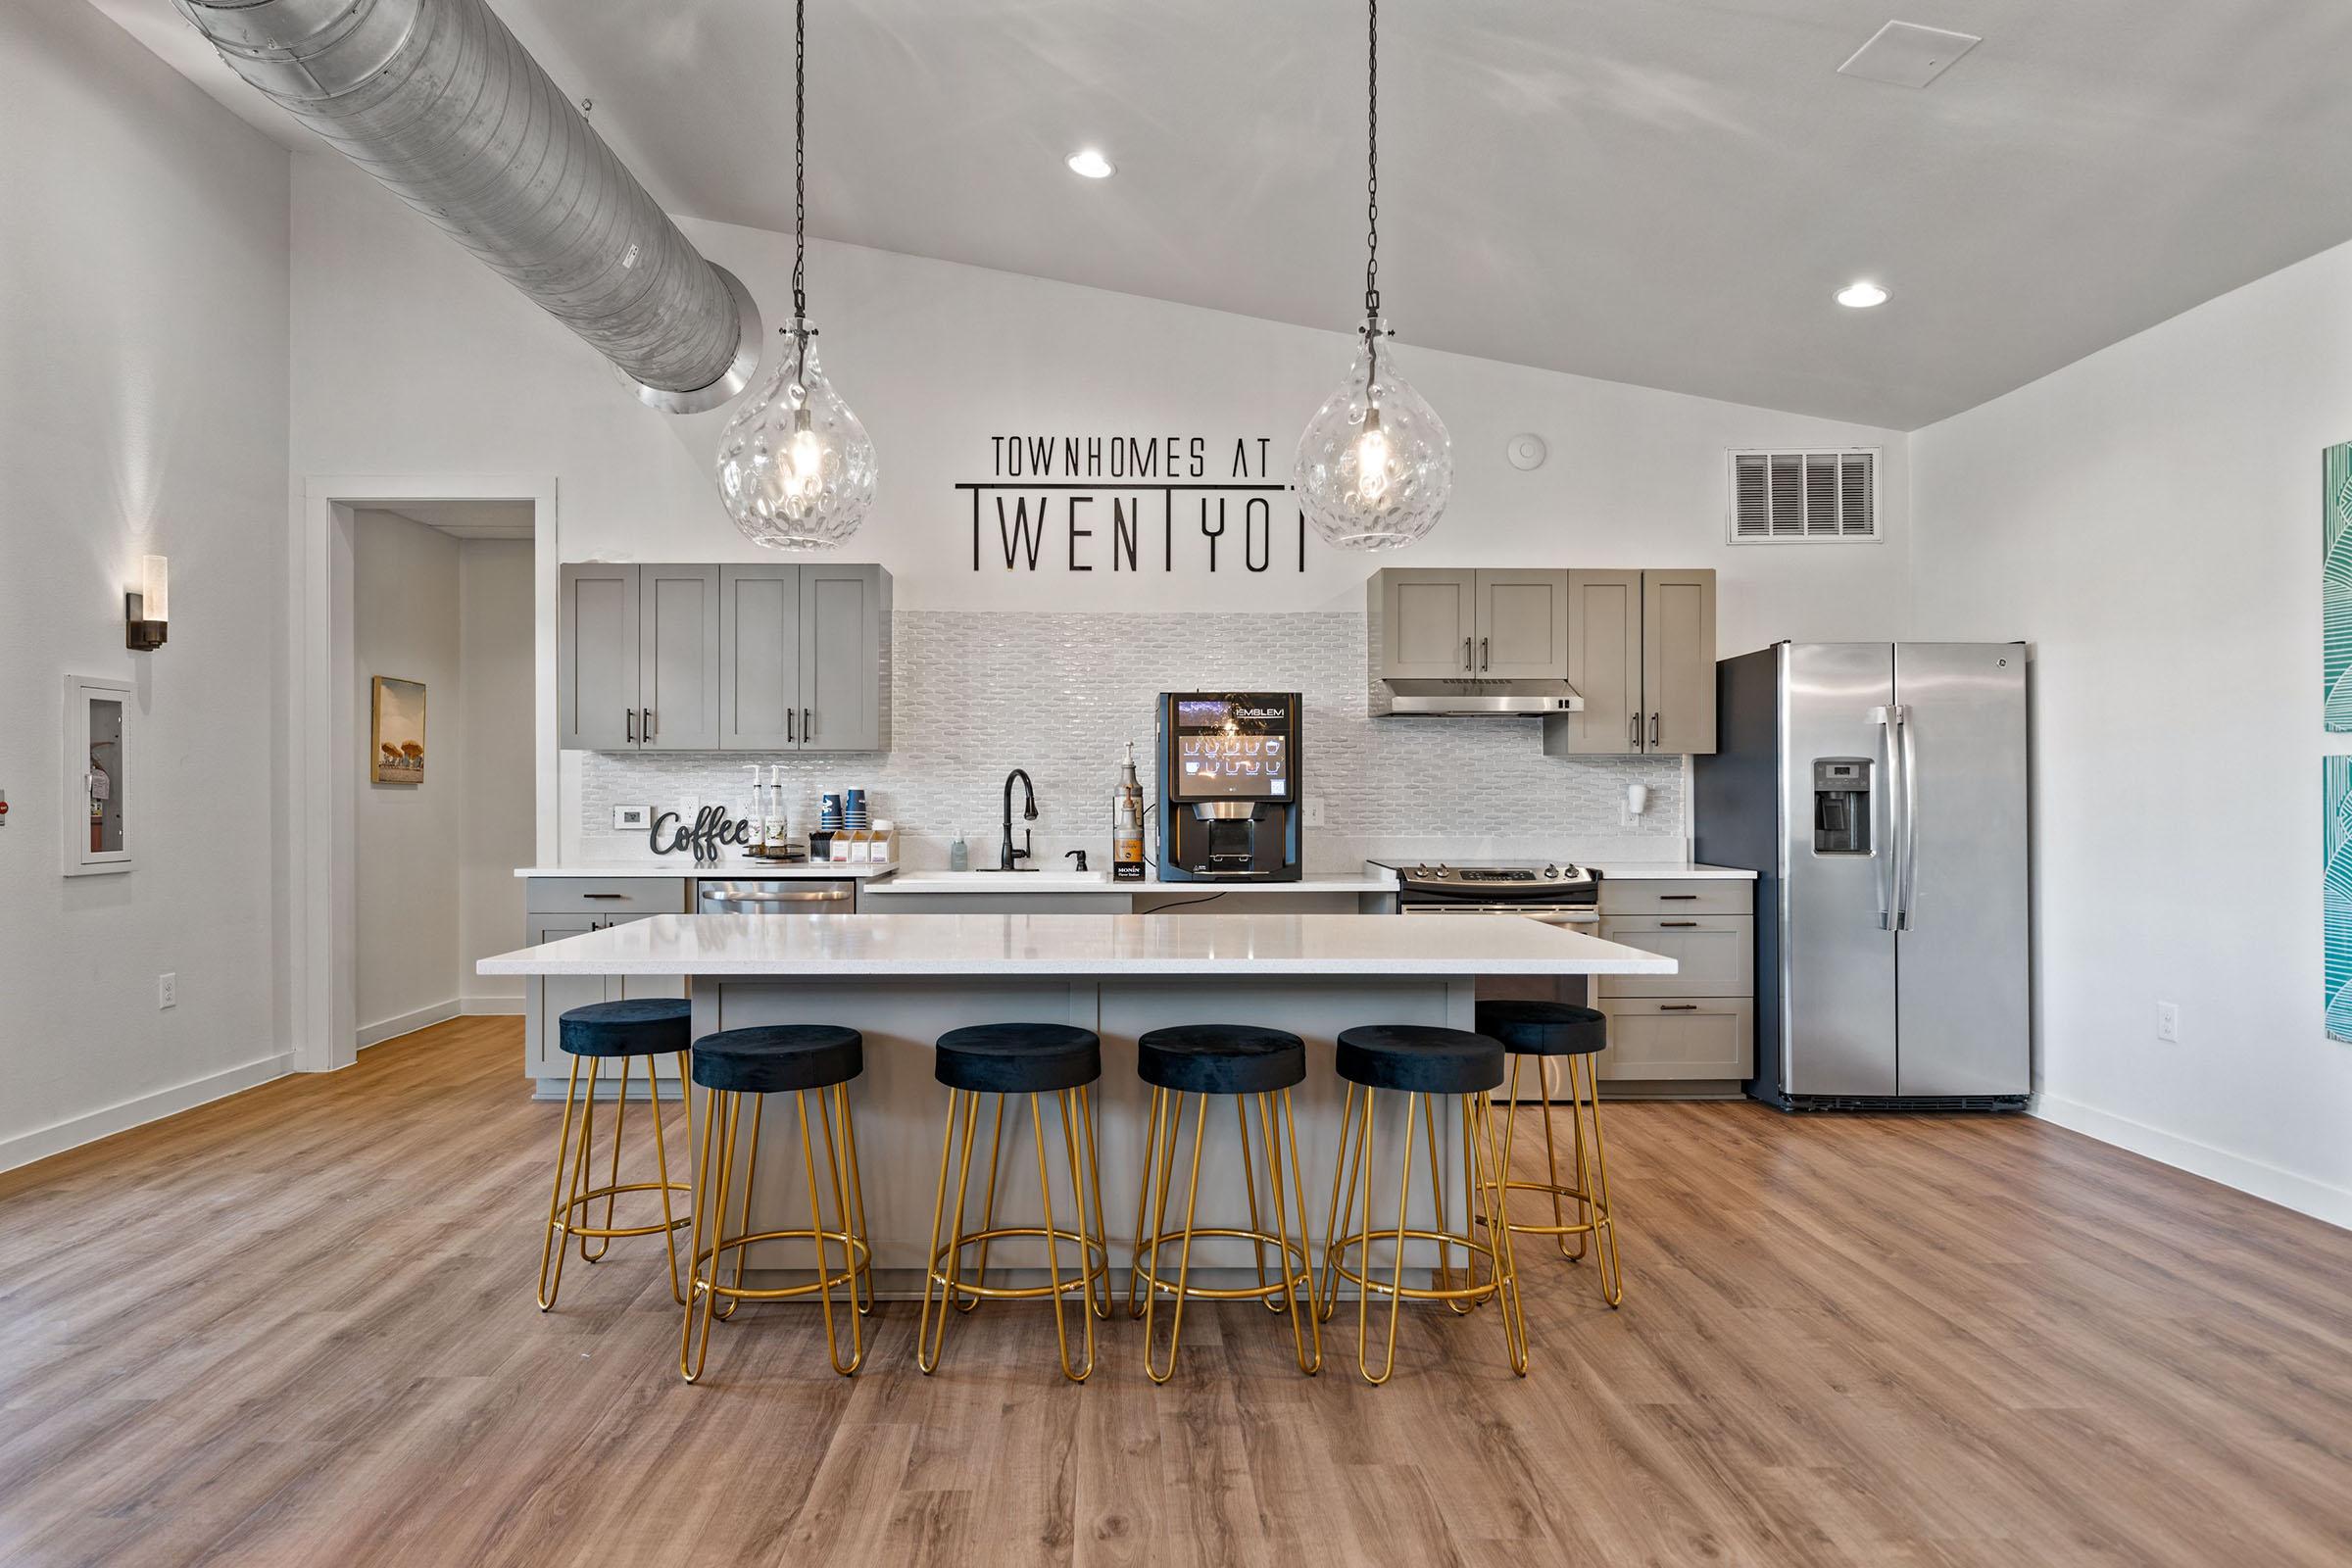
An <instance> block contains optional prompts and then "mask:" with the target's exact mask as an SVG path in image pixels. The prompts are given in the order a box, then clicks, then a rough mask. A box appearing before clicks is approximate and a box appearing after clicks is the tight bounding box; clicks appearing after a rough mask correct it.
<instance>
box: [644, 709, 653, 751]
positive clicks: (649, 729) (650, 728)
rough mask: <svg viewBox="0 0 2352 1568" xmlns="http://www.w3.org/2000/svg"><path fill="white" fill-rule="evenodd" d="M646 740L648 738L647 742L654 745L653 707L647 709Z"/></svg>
mask: <svg viewBox="0 0 2352 1568" xmlns="http://www.w3.org/2000/svg"><path fill="white" fill-rule="evenodd" d="M645 740H646V744H647V745H649V746H650V745H652V744H653V740H654V711H653V710H652V709H650V708H649V709H647V710H646V711H645Z"/></svg>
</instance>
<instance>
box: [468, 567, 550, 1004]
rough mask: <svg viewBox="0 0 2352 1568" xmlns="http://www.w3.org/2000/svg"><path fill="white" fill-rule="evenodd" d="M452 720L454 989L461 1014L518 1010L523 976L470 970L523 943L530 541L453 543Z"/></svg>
mask: <svg viewBox="0 0 2352 1568" xmlns="http://www.w3.org/2000/svg"><path fill="white" fill-rule="evenodd" d="M458 665H459V672H458V693H457V696H458V723H459V725H460V729H459V735H460V742H461V746H462V749H463V752H464V755H465V762H466V774H465V780H466V793H465V797H464V801H463V809H461V811H460V813H459V827H460V831H461V834H462V837H461V839H460V844H459V864H458V950H459V952H458V956H459V979H458V991H457V995H458V997H459V999H460V1002H461V1004H462V1010H464V1011H466V1012H508V1011H514V1012H519V1011H520V1010H521V1008H522V981H521V979H520V978H519V977H518V976H512V975H497V976H490V975H477V974H475V973H474V972H473V964H474V960H475V959H476V958H486V957H488V956H491V955H492V954H497V953H508V952H512V951H513V950H514V948H515V944H516V943H517V942H519V941H521V940H522V929H523V921H522V884H521V883H520V882H519V881H517V880H515V867H516V866H518V865H528V864H530V863H531V862H532V860H534V859H535V858H537V855H536V845H535V843H534V839H533V834H534V832H535V818H536V813H535V811H534V809H533V805H532V773H531V702H532V668H531V541H530V540H528V539H467V540H466V541H465V542H464V543H463V544H461V545H460V546H459V548H458Z"/></svg>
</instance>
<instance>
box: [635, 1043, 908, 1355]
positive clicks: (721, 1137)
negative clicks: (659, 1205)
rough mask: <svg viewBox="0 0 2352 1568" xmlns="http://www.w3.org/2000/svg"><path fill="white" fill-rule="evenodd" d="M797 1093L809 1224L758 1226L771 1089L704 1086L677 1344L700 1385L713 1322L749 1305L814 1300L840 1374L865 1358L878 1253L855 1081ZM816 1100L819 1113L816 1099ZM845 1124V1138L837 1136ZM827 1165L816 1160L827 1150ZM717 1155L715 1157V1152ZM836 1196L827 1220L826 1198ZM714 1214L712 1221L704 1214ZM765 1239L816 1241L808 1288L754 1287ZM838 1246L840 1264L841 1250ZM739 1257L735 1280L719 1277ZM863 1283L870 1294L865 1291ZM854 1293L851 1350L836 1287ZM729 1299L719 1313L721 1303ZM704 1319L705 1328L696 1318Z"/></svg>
mask: <svg viewBox="0 0 2352 1568" xmlns="http://www.w3.org/2000/svg"><path fill="white" fill-rule="evenodd" d="M779 1093H783V1094H790V1095H791V1096H792V1098H793V1101H794V1108H795V1109H796V1110H797V1111H798V1113H799V1117H800V1141H801V1174H802V1177H803V1179H804V1180H805V1181H806V1182H807V1183H808V1187H809V1223H808V1224H807V1225H806V1226H789V1227H785V1228H783V1229H778V1230H763V1231H756V1230H753V1229H752V1184H753V1182H754V1181H755V1180H756V1179H757V1178H758V1174H759V1158H760V1131H761V1124H762V1123H763V1122H764V1120H765V1119H766V1102H767V1099H768V1097H767V1096H765V1095H756V1094H749V1092H748V1091H747V1092H741V1093H739V1092H734V1091H728V1090H721V1089H706V1090H705V1091H704V1092H703V1147H702V1153H701V1156H700V1162H699V1164H698V1166H697V1169H696V1173H695V1201H694V1238H693V1243H692V1256H693V1264H692V1277H691V1280H690V1283H689V1285H688V1288H687V1299H686V1315H685V1325H684V1327H683V1329H682V1331H681V1334H680V1338H679V1342H678V1371H679V1373H680V1375H681V1376H683V1377H684V1378H685V1379H686V1381H687V1382H689V1383H693V1382H696V1381H697V1380H699V1379H700V1378H701V1377H702V1375H703V1364H704V1362H705V1360H706V1359H707V1358H708V1357H709V1356H710V1354H711V1324H712V1323H713V1322H721V1323H723V1322H725V1321H727V1320H728V1319H729V1318H730V1317H732V1316H733V1315H734V1312H735V1307H736V1304H737V1303H738V1302H741V1301H788V1300H793V1299H798V1298H802V1297H809V1296H813V1297H815V1298H816V1299H817V1301H818V1304H819V1305H820V1306H821V1308H822V1309H823V1312H824V1324H825V1353H826V1356H827V1357H828V1358H829V1359H830V1360H831V1361H832V1363H833V1370H834V1371H836V1372H838V1373H840V1374H841V1375H842V1376H843V1377H848V1376H849V1375H850V1374H852V1373H853V1372H856V1371H857V1370H858V1367H859V1365H861V1364H862V1363H863V1362H864V1360H865V1316H866V1314H867V1313H868V1312H869V1311H870V1310H871V1309H872V1305H873V1299H874V1281H873V1254H872V1252H871V1250H869V1249H868V1248H867V1246H866V1239H865V1201H864V1198H863V1196H862V1193H863V1189H862V1187H861V1186H860V1184H859V1180H858V1131H857V1123H856V1121H855V1119H854V1118H853V1116H852V1114H851V1111H850V1086H849V1085H848V1084H847V1083H846V1082H845V1083H835V1084H826V1085H823V1086H821V1087H818V1088H814V1089H793V1090H783V1091H779ZM747 1098H749V1099H750V1100H752V1101H753V1103H754V1104H753V1110H752V1135H751V1137H750V1139H749V1140H740V1139H739V1134H740V1133H741V1131H742V1125H743V1103H744V1101H745V1100H746V1099H747ZM812 1100H813V1102H814V1109H815V1116H814V1118H813V1119H812V1118H811V1116H810V1114H809V1112H810V1108H811V1107H810V1102H811V1101H812ZM837 1125H838V1127H839V1130H840V1136H839V1137H838V1138H836V1137H835V1128H836V1126H837ZM739 1142H742V1143H743V1144H744V1166H745V1169H744V1174H743V1197H742V1199H741V1201H740V1203H739V1205H738V1212H737V1217H736V1219H735V1222H734V1225H733V1227H732V1228H730V1227H729V1225H728V1220H727V1207H728V1202H729V1200H730V1199H731V1198H732V1197H733V1190H734V1186H735V1179H736V1178H735V1161H736V1150H737V1146H738V1143H739ZM820 1148H821V1150H822V1152H823V1155H824V1161H823V1164H822V1165H821V1166H820V1165H819V1164H818V1161H817V1154H818V1152H819V1150H820ZM714 1155H715V1157H714ZM827 1197H830V1199H831V1200H832V1214H831V1217H830V1218H829V1219H828V1217H827V1215H826V1213H825V1211H824V1200H825V1199H826V1198H827ZM706 1214H708V1215H710V1216H711V1220H710V1223H709V1224H708V1225H707V1226H706V1224H705V1223H704V1216H705V1215H706ZM760 1242H807V1243H808V1244H809V1250H810V1251H811V1252H812V1253H813V1254H814V1262H815V1267H814V1269H813V1270H812V1277H811V1278H810V1279H809V1280H808V1281H807V1282H806V1283H803V1284H799V1285H784V1286H776V1287H773V1288H757V1287H752V1286H747V1285H745V1284H744V1283H743V1281H744V1264H745V1257H746V1254H747V1253H748V1251H749V1250H750V1249H751V1248H752V1247H753V1246H754V1245H755V1244H758V1243H760ZM836 1249H838V1250H839V1253H840V1256H839V1260H838V1261H836V1259H835V1256H834V1253H835V1250H836ZM729 1253H733V1254H734V1256H733V1262H734V1272H733V1280H732V1283H723V1282H722V1281H721V1279H720V1274H721V1272H722V1270H723V1269H724V1267H725V1264H726V1262H727V1259H728V1254H729ZM860 1287H862V1292H861V1290H860ZM835 1291H847V1292H848V1293H849V1294H848V1301H847V1303H846V1304H847V1306H848V1310H847V1311H845V1312H843V1313H842V1314H840V1316H841V1317H846V1318H847V1319H848V1323H849V1336H848V1338H849V1347H848V1349H847V1350H846V1352H845V1350H844V1349H843V1347H842V1344H841V1340H842V1336H841V1333H840V1324H839V1322H838V1321H837V1319H836V1315H835V1312H834V1304H833V1293H834V1292H835ZM722 1300H723V1301H724V1302H725V1303H726V1306H725V1309H724V1310H723V1311H722V1310H720V1309H719V1302H721V1301H722ZM698 1320H699V1322H700V1332H699V1334H698V1332H697V1323H698Z"/></svg>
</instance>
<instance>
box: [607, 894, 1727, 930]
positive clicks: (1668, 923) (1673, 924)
mask: <svg viewBox="0 0 2352 1568" xmlns="http://www.w3.org/2000/svg"><path fill="white" fill-rule="evenodd" d="M588 896H589V897H590V898H592V899H593V898H595V897H596V895H595V894H593V893H591V894H589V895H588ZM615 896H616V897H617V895H615ZM1696 924H1698V922H1697V921H1696V920H1660V921H1659V922H1658V928H1659V929H1660V930H1662V931H1673V930H1681V929H1682V928H1683V927H1685V926H1694V925H1696Z"/></svg>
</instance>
